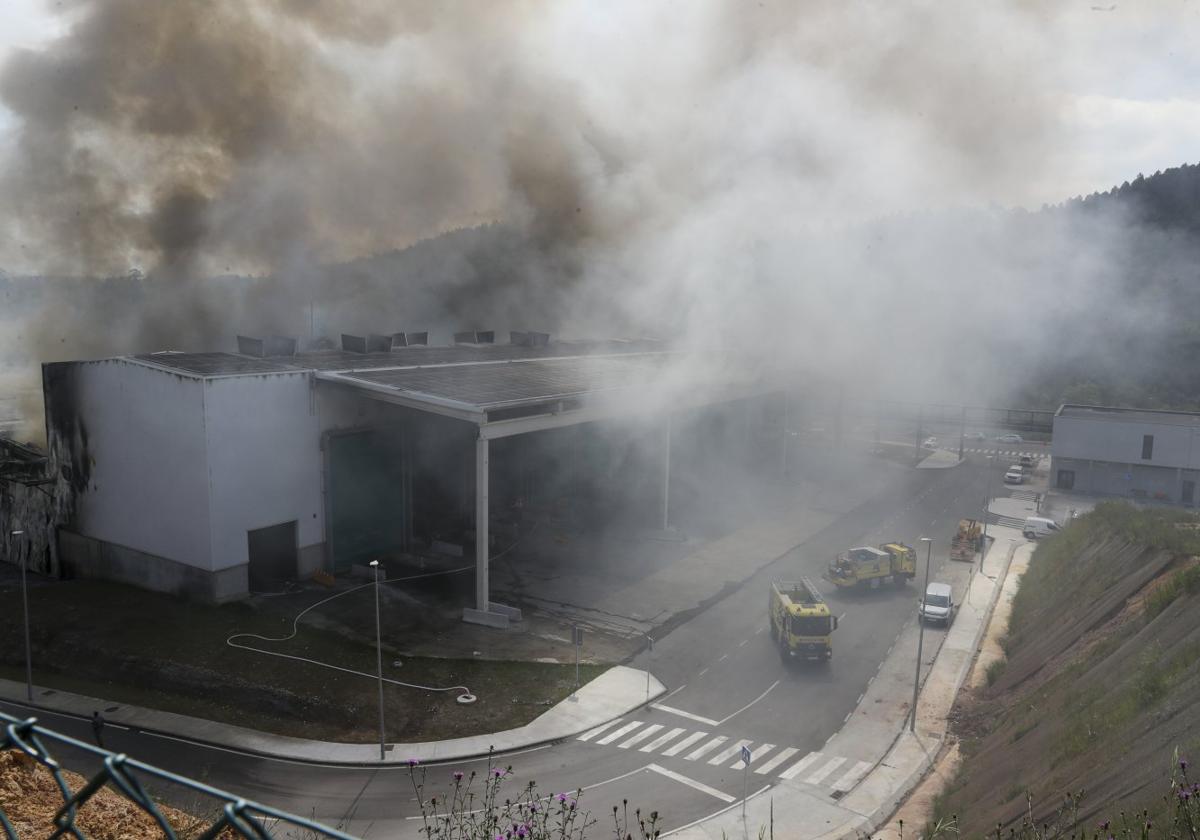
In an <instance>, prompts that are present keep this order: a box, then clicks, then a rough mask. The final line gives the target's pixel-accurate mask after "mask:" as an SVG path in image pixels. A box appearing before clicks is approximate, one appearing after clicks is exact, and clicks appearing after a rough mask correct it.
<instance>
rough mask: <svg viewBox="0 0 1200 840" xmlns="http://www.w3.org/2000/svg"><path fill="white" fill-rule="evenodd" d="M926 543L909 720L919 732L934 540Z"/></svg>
mask: <svg viewBox="0 0 1200 840" xmlns="http://www.w3.org/2000/svg"><path fill="white" fill-rule="evenodd" d="M921 542H923V543H925V591H924V592H923V593H922V594H921V608H920V609H918V610H917V673H916V676H915V677H913V701H912V717H911V718H909V723H908V731H909V732H912V733H914V734H915V733H916V731H917V692H918V690H919V689H920V687H921V655H922V653H923V652H924V647H925V616H924V615H923V614H922V613H924V612H925V597H926V595H928V594H929V555H930V553H931V552H932V551H933V540H932V539H930V538H929V537H921Z"/></svg>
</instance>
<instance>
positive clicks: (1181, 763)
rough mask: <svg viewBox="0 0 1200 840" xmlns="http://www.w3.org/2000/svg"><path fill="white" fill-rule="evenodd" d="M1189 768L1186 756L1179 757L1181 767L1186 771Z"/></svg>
mask: <svg viewBox="0 0 1200 840" xmlns="http://www.w3.org/2000/svg"><path fill="white" fill-rule="evenodd" d="M1187 768H1188V760H1187V759H1186V758H1181V759H1179V769H1180V770H1182V771H1183V772H1185V773H1186V772H1187Z"/></svg>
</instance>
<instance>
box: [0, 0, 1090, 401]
mask: <svg viewBox="0 0 1200 840" xmlns="http://www.w3.org/2000/svg"><path fill="white" fill-rule="evenodd" d="M64 5H65V7H66V8H65V11H64V12H63V14H65V15H68V16H69V17H70V19H71V20H72V21H73V23H72V26H71V27H70V29H69V31H68V33H67V34H66V35H65V36H64V37H63V38H61V39H60V40H58V41H56V42H54V43H52V44H50V45H48V46H47V47H46V48H45V49H44V50H42V51H37V52H28V51H27V52H22V53H18V54H16V55H15V56H14V57H13V58H12V59H11V60H10V61H9V62H8V64H7V66H5V67H4V68H3V71H2V75H0V97H2V98H3V101H4V103H5V104H6V105H7V107H8V108H10V109H11V110H12V111H13V112H14V113H15V114H16V115H17V117H18V118H19V119H20V120H21V121H22V122H21V129H20V134H19V142H18V146H17V148H16V149H14V150H13V153H12V156H11V159H10V160H9V161H8V165H7V167H6V168H5V170H4V173H3V177H2V181H0V192H2V193H3V195H4V196H5V197H6V199H7V202H6V211H7V212H6V218H5V219H4V222H3V226H2V228H0V229H2V230H3V234H0V236H3V238H2V239H0V249H2V254H0V260H2V261H3V262H2V264H7V265H8V266H10V268H11V269H12V270H15V271H19V272H23V273H32V274H40V275H46V274H65V275H73V276H111V275H124V274H125V273H126V272H127V271H128V270H130V269H131V268H136V269H139V270H141V271H144V272H146V274H147V276H148V278H149V279H148V281H147V282H145V283H142V284H139V285H137V286H136V287H135V288H136V295H134V296H133V299H129V298H127V297H125V296H124V295H120V294H106V291H105V289H106V287H105V286H104V285H97V286H92V287H86V286H85V287H82V288H81V287H79V286H74V285H73V286H72V289H73V290H74V291H75V294H76V295H77V297H76V299H75V300H67V299H64V298H63V297H60V296H55V295H52V296H50V297H49V298H46V299H44V300H43V303H42V304H41V315H40V316H39V317H38V318H37V323H36V326H35V327H34V328H33V330H32V331H27V334H29V333H31V334H32V336H33V338H34V342H33V344H32V346H33V348H34V350H33V352H32V354H31V355H32V356H33V358H34V359H36V360H37V361H44V360H48V359H50V358H63V357H70V356H80V355H94V354H104V353H116V352H128V351H130V350H134V349H139V350H145V349H158V348H160V347H162V346H168V345H169V346H174V347H181V348H182V349H201V348H210V349H211V348H214V347H222V348H223V347H227V346H228V344H229V337H230V336H231V335H232V333H233V332H235V331H238V330H241V331H244V332H266V331H272V330H275V331H286V332H293V333H295V332H300V333H304V332H306V331H307V330H308V329H309V328H310V325H311V326H312V328H313V329H314V330H315V331H317V332H321V331H322V330H325V331H328V332H330V333H336V332H338V331H341V330H354V329H358V330H364V329H376V330H382V329H389V328H404V327H408V328H414V327H416V328H419V327H422V326H434V327H435V328H436V327H444V328H447V329H448V328H450V327H452V326H455V325H458V324H462V325H463V326H473V325H478V326H486V327H492V328H495V329H500V330H503V329H505V328H507V327H513V328H523V327H534V328H538V327H541V328H545V329H549V330H551V331H554V332H557V333H562V332H571V333H575V334H580V333H589V334H603V333H608V334H631V333H653V334H659V335H664V336H668V337H675V338H677V339H680V340H682V341H683V342H684V343H691V344H693V345H694V346H697V347H703V348H706V349H708V350H710V351H712V353H713V354H714V355H717V356H719V358H720V359H722V360H724V361H728V362H732V363H736V364H739V365H747V364H748V365H750V366H755V367H756V366H761V365H763V364H766V363H768V361H770V362H771V363H776V362H778V361H779V360H780V359H783V360H784V361H787V362H795V363H799V364H801V365H807V366H815V367H817V368H819V369H821V370H822V372H824V373H826V374H832V375H835V376H837V375H842V374H844V375H846V376H853V377H854V378H855V380H856V381H857V382H859V383H861V385H862V387H864V388H866V387H874V386H875V385H877V384H879V383H892V384H895V383H896V382H897V381H903V382H904V383H905V385H906V386H913V387H917V388H919V389H920V390H921V391H923V392H925V393H926V394H929V395H936V396H944V397H947V398H949V397H953V396H955V395H959V394H962V395H963V396H964V397H965V396H966V395H965V394H963V391H964V390H965V386H964V384H963V380H965V379H966V378H968V377H971V376H977V375H978V374H979V372H980V369H981V368H980V366H979V365H969V364H966V363H965V362H964V359H963V353H964V350H963V348H964V347H967V346H974V345H969V344H968V342H967V340H966V339H965V338H964V334H966V333H968V332H969V331H970V330H971V329H972V324H974V323H975V322H968V314H972V313H973V314H974V315H977V316H978V317H980V318H982V317H985V313H986V312H987V311H989V310H988V309H987V308H986V307H987V306H988V304H987V298H986V297H981V295H984V294H986V293H988V292H989V290H990V291H991V293H992V294H991V297H992V298H995V299H999V301H1000V303H999V309H1000V311H1002V312H1003V313H1004V314H1005V317H1008V316H1009V315H1012V314H1013V312H1012V307H1011V306H1010V303H1011V301H1012V300H1013V299H1014V298H1015V299H1017V300H1021V299H1024V298H1025V297H1027V296H1028V295H1029V294H1030V293H1031V292H1032V290H1036V289H1037V288H1039V286H1040V283H1041V281H1042V280H1043V279H1044V277H1043V275H1044V274H1045V273H1046V272H1047V271H1052V272H1057V271H1058V269H1056V268H1055V269H1048V268H1047V267H1046V266H1047V265H1048V264H1047V263H1045V262H1041V263H1039V262H1038V261H1037V260H1038V259H1040V257H1041V256H1045V255H1048V256H1049V257H1051V258H1054V259H1059V258H1061V257H1062V255H1064V254H1071V253H1074V252H1075V250H1076V249H1077V246H1078V244H1079V239H1078V238H1077V233H1078V232H1077V231H1073V230H1066V229H1065V228H1064V229H1062V230H1044V229H1043V230H1038V231H1036V234H1037V235H1036V237H1035V238H1036V240H1037V241H1036V245H1035V249H1034V251H1033V254H1032V256H1031V257H1029V258H1026V257H1020V258H1015V259H1014V258H1013V255H1012V249H1011V248H1010V247H1009V246H1010V245H1011V243H1012V241H1014V239H1016V238H1026V237H1027V233H1028V232H1027V231H1025V230H1023V228H1022V226H1021V224H1020V222H1019V221H1018V222H1016V223H1013V222H1012V221H1011V220H1006V219H997V218H996V217H995V216H987V215H986V214H984V215H983V216H979V215H976V216H973V217H971V218H972V219H974V222H972V223H970V224H965V223H963V222H961V221H955V220H953V219H952V218H950V217H949V216H947V215H945V214H939V215H937V216H934V217H930V218H928V219H924V220H920V221H917V220H914V221H912V222H911V224H910V223H909V221H908V220H906V219H904V218H899V219H898V218H895V214H899V213H909V212H914V211H915V212H923V211H927V210H932V209H941V208H946V207H953V206H980V205H983V204H985V203H986V202H988V201H991V200H997V199H998V200H1001V201H1024V200H1028V198H1029V197H1030V195H1033V194H1036V191H1035V190H1034V189H1033V188H1032V187H1030V186H1029V185H1031V184H1037V183H1039V182H1040V181H1041V180H1042V176H1043V175H1044V174H1045V173H1044V171H1043V163H1042V162H1043V161H1045V160H1050V159H1052V157H1053V156H1052V155H1051V154H1050V153H1049V152H1050V150H1051V149H1054V148H1055V147H1056V145H1057V144H1059V143H1060V142H1061V141H1062V137H1061V135H1060V130H1059V126H1058V123H1057V121H1056V118H1055V114H1056V108H1057V107H1058V101H1057V100H1056V98H1055V91H1057V90H1058V89H1059V88H1060V87H1061V84H1062V83H1063V79H1064V78H1065V76H1066V75H1067V74H1069V73H1070V70H1069V68H1067V67H1066V65H1065V63H1064V61H1063V59H1062V58H1061V49H1060V47H1061V35H1062V33H1063V31H1064V29H1065V27H1064V26H1063V25H1062V21H1061V20H1060V19H1059V18H1058V17H1056V16H1052V15H1051V14H1050V13H1048V12H1045V11H1042V10H1040V9H1033V8H1027V7H1025V6H1023V5H1022V4H1005V3H982V4H974V3H972V4H950V5H947V4H938V5H934V4H929V5H913V4H894V3H882V2H860V3H853V4H827V3H820V2H815V0H814V2H805V3H772V2H763V3H750V4H745V3H731V2H698V3H688V4H686V5H682V6H681V5H672V4H652V3H642V2H624V3H606V4H601V5H596V4H587V3H575V4H557V3H555V4H542V3H534V2H525V3H520V2H511V3H485V4H479V3H468V2H444V3H436V4H431V3H425V2H420V0H412V1H411V2H404V3H399V2H394V1H393V0H352V2H346V3H339V4H324V3H319V2H290V0H237V2H234V0H206V1H205V2H200V1H199V0H179V2H171V3H152V4H146V3H143V2H138V0H73V2H70V3H66V4H64ZM1097 186H1104V185H1097ZM880 219H883V220H884V221H882V222H881V221H879V220H880ZM975 222H978V224H975ZM480 225H487V226H488V227H483V228H480V229H479V230H474V231H463V229H464V228H474V227H477V226H480ZM451 231H460V233H458V234H456V235H455V236H453V237H449V238H443V239H442V240H438V242H440V243H441V244H440V245H430V244H429V243H423V244H422V245H421V246H419V247H418V248H417V249H413V250H411V251H406V252H404V254H401V255H399V256H398V257H397V258H396V259H395V260H393V261H389V260H387V259H382V260H373V261H366V262H360V263H355V262H353V261H354V260H356V259H358V258H362V257H367V256H369V255H373V254H379V253H381V252H388V251H391V250H393V249H403V248H406V247H408V246H411V245H413V244H414V243H418V242H422V240H427V239H429V238H430V237H435V236H438V235H439V234H445V233H447V232H451ZM1095 234H1096V232H1095V231H1091V232H1089V233H1088V235H1087V239H1088V240H1093V241H1094V240H1095V239H1096V238H1097V237H1096V235H1095ZM1103 241H1104V242H1105V243H1106V244H1105V246H1104V247H1109V246H1110V245H1111V242H1112V240H1111V238H1108V239H1106V240H1103ZM421 248H425V249H426V250H425V251H421ZM1103 253H1104V249H1103V247H1102V248H1101V249H1100V251H1099V252H1097V253H1096V256H1095V257H1094V258H1093V257H1086V256H1085V257H1083V258H1082V259H1081V260H1077V261H1075V262H1074V269H1073V272H1074V273H1073V274H1072V276H1082V274H1083V272H1082V270H1076V269H1080V267H1081V266H1082V265H1085V264H1088V263H1089V261H1094V262H1096V263H1097V264H1098V263H1100V262H1102V259H1103ZM346 261H351V262H349V263H348V264H347V263H346ZM335 264H338V267H337V268H331V266H333V265H335ZM221 274H254V275H266V276H268V279H263V280H258V281H254V282H251V281H249V280H244V279H242V280H238V279H230V278H226V279H224V280H221V281H214V280H211V279H206V278H210V277H212V276H213V275H221ZM1098 288H1101V289H1102V288H1103V287H1098ZM1057 294H1058V293H1056V295H1057ZM1060 297H1061V296H1060ZM1058 302H1059V303H1061V300H1058ZM975 304H978V306H977V307H976V308H972V306H973V305H975ZM1045 309H1046V307H1038V308H1037V311H1039V312H1042V311H1045ZM990 311H992V312H996V311H997V310H996V308H995V305H994V304H993V306H992V309H991V310H990ZM1028 311H1029V310H1028V308H1026V309H1025V310H1022V312H1023V313H1025V316H1027V315H1028ZM310 319H311V320H310ZM317 321H320V323H316V322H317ZM99 325H103V326H102V327H101V326H99ZM1013 331H1014V332H1016V331H1019V332H1020V333H1021V334H1022V335H1031V336H1032V335H1037V334H1038V331H1037V330H1036V329H1031V328H1030V325H1029V322H1028V320H1023V321H1022V323H1021V326H1019V327H1013ZM1041 349H1045V348H1041ZM1028 355H1032V356H1036V353H1031V354H1028ZM711 363H713V362H712V361H711V360H709V361H707V362H706V364H711ZM948 382H949V383H951V384H950V385H947V383H948Z"/></svg>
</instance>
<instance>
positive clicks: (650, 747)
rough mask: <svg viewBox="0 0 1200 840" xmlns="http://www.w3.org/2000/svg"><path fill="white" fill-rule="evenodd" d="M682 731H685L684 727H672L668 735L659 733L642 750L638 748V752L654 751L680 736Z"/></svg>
mask: <svg viewBox="0 0 1200 840" xmlns="http://www.w3.org/2000/svg"><path fill="white" fill-rule="evenodd" d="M682 732H683V729H672V730H671V731H670V732H668V733H667V734H666V735H659V736H658V737H657V738H655V739H654V740H653V741H651V742H650V743H649V744H647V745H646V746H644V747H642V748H641V749H640V750H638V752H654V751H655V750H656V749H658V748H659V747H661V746H662V745H663V744H665V743H667V742H668V741H671V740H673V739H675V738H677V737H679V735H680V734H681V733H682Z"/></svg>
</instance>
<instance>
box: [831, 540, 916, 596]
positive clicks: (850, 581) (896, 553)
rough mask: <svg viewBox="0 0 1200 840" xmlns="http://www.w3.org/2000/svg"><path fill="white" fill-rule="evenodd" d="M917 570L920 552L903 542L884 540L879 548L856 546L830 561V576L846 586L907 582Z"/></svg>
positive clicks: (838, 583) (875, 586)
mask: <svg viewBox="0 0 1200 840" xmlns="http://www.w3.org/2000/svg"><path fill="white" fill-rule="evenodd" d="M916 573H917V553H916V552H915V551H913V550H912V548H911V547H910V546H907V545H905V544H904V543H902V542H890V543H883V544H882V545H880V546H879V548H870V547H869V546H864V547H862V548H852V549H850V550H849V551H843V552H842V553H841V554H839V555H838V556H837V557H836V558H834V561H833V562H832V563H830V564H829V572H828V573H827V574H826V578H827V579H828V580H829V581H830V582H831V583H833V584H834V585H836V586H839V587H842V588H844V589H849V588H852V587H870V588H871V589H878V588H879V585H880V584H883V583H895V584H905V583H908V582H909V581H910V580H912V578H913V576H914V575H916Z"/></svg>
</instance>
